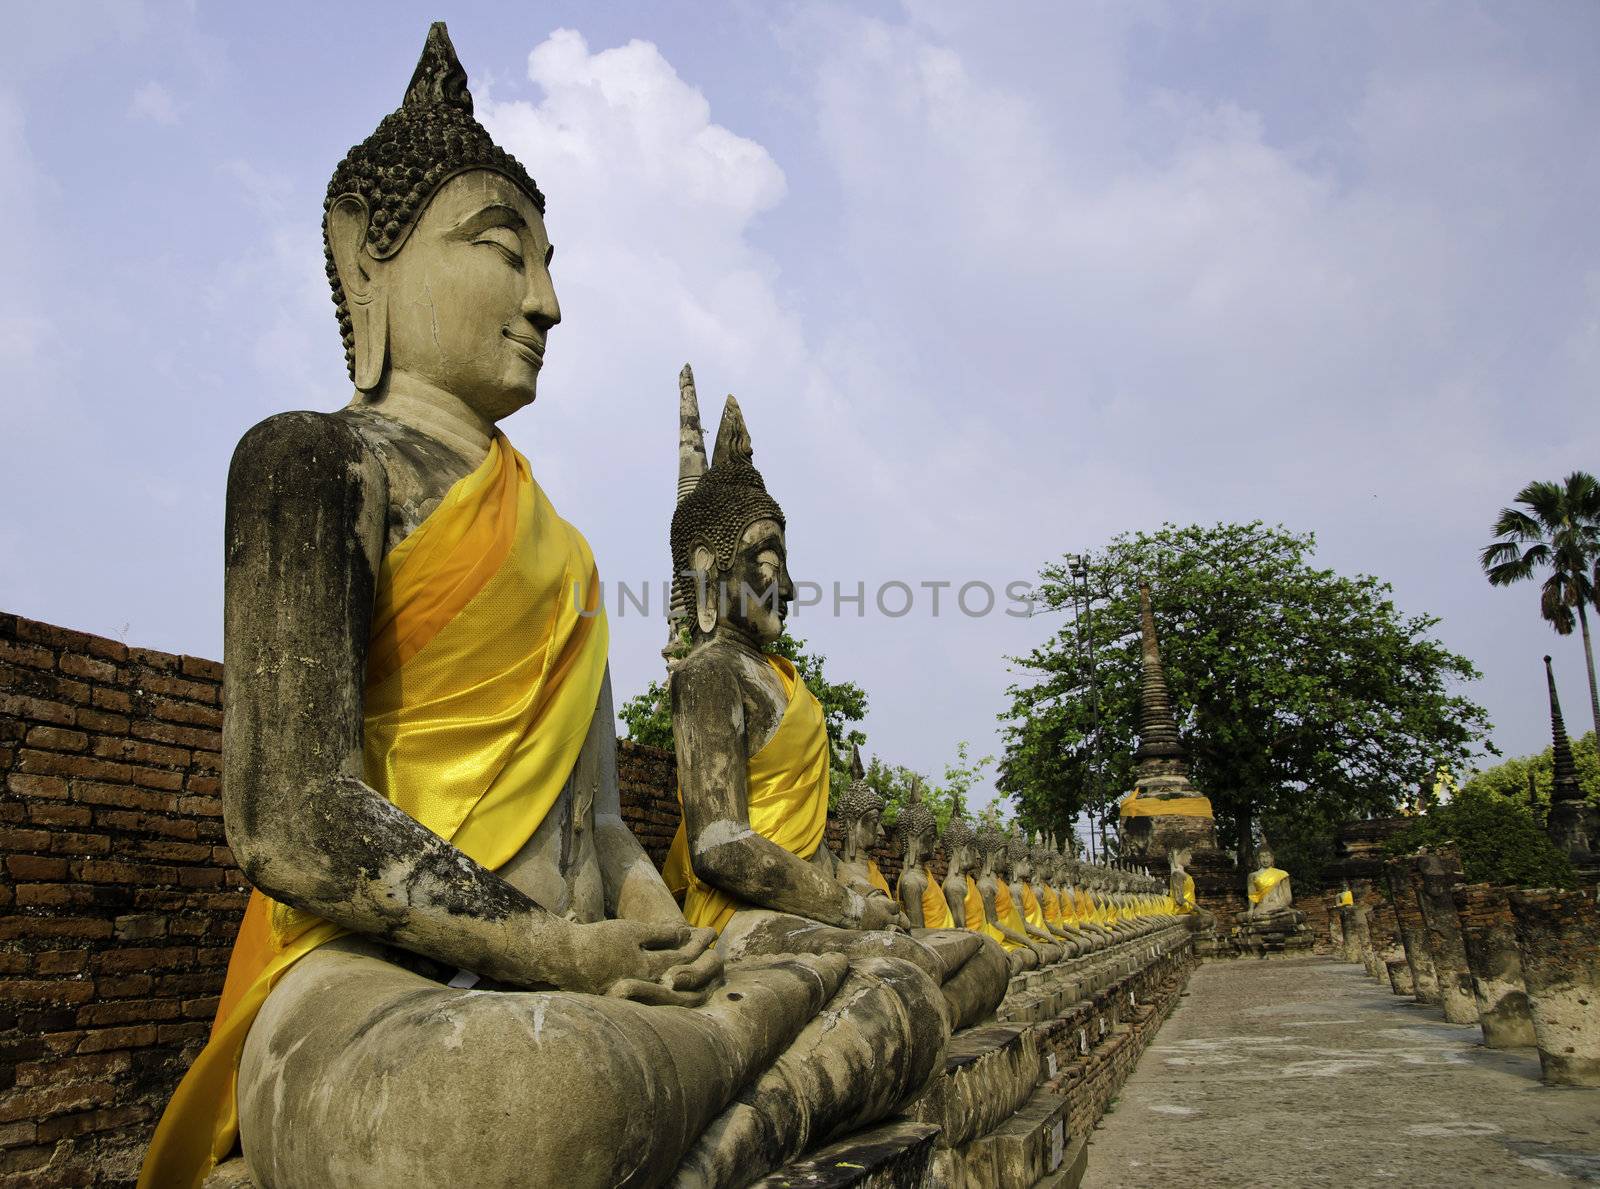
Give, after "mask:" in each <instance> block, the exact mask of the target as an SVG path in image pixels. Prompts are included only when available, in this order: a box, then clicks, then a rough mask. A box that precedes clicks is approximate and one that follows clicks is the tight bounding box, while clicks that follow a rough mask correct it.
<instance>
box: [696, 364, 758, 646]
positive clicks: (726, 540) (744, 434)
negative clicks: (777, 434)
mask: <svg viewBox="0 0 1600 1189" xmlns="http://www.w3.org/2000/svg"><path fill="white" fill-rule="evenodd" d="M679 399H680V406H679V409H680V429H679V474H680V478H679V484H678V505H677V507H676V508H675V509H673V513H672V530H671V545H672V585H673V601H674V605H676V606H680V607H682V608H684V609H685V610H688V611H689V613H690V614H689V622H690V625H691V626H690V631H691V634H693V633H695V632H696V631H699V630H700V627H699V625H698V624H697V623H696V621H695V617H694V614H693V608H694V607H695V601H696V598H695V597H696V594H697V589H696V580H695V576H694V574H693V572H692V571H693V569H694V552H695V548H696V546H704V547H705V548H706V549H708V550H710V551H711V555H712V557H713V558H714V559H715V565H716V567H717V569H718V570H719V571H726V570H728V569H730V568H732V566H733V555H734V553H735V551H736V550H737V549H738V548H739V538H740V537H742V536H743V535H744V531H745V529H747V528H749V527H750V526H751V525H752V524H754V523H756V522H757V521H758V520H775V521H777V522H778V526H779V527H780V528H781V527H783V526H784V520H783V509H782V508H780V507H779V506H778V501H777V500H775V499H773V498H772V497H771V496H770V495H768V494H767V484H766V481H765V480H764V479H762V477H761V472H760V471H758V470H756V467H755V449H754V447H753V446H752V445H751V443H750V431H749V429H747V428H746V427H745V423H744V413H743V412H742V411H741V410H740V408H739V402H738V401H736V400H735V399H734V398H733V397H732V396H731V395H730V396H729V397H728V400H727V403H726V404H725V405H724V406H723V409H722V425H721V427H720V428H719V429H718V430H717V446H716V451H715V453H714V454H713V455H712V458H711V465H710V466H709V467H707V466H706V465H705V441H704V439H703V437H701V435H700V425H699V421H700V411H699V399H698V397H696V396H695V395H694V389H693V384H692V380H691V383H690V385H689V387H688V388H687V390H685V389H683V388H681V387H680V392H679ZM691 404H692V405H693V409H692V428H688V427H690V422H691V418H690V412H691V410H690V405H691ZM686 435H687V436H686ZM685 471H693V472H694V473H693V475H692V478H691V479H690V481H688V482H685V480H684V478H683V475H684V473H685ZM716 578H717V576H716V575H715V574H711V575H707V576H706V581H708V582H715V581H716ZM738 593H739V592H737V591H735V592H732V594H733V595H735V596H737V595H738ZM758 593H759V592H758Z"/></svg>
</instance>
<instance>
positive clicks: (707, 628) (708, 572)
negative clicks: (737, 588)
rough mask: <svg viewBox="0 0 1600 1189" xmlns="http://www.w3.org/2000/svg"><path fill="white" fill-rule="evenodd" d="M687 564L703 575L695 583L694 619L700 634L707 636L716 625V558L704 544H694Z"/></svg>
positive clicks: (696, 572)
mask: <svg viewBox="0 0 1600 1189" xmlns="http://www.w3.org/2000/svg"><path fill="white" fill-rule="evenodd" d="M689 566H690V568H691V569H692V570H694V571H695V574H696V575H697V576H698V575H704V577H701V578H700V579H699V581H697V582H696V583H695V588H694V619H695V624H696V626H698V627H699V629H700V634H701V635H702V636H709V635H710V634H711V633H712V632H714V631H715V630H716V627H717V589H716V587H717V559H716V558H715V557H713V556H712V553H711V550H709V549H707V548H706V547H705V546H704V545H696V546H695V547H694V553H693V554H692V555H691V556H690V559H689Z"/></svg>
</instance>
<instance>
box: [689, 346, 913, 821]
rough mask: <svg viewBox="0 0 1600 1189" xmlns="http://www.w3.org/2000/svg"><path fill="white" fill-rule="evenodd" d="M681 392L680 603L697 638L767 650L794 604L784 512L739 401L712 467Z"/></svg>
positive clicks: (726, 420) (729, 413)
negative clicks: (759, 464)
mask: <svg viewBox="0 0 1600 1189" xmlns="http://www.w3.org/2000/svg"><path fill="white" fill-rule="evenodd" d="M687 374H688V369H685V375H687ZM680 395H681V398H682V401H683V403H682V404H680V418H681V425H680V433H679V444H680V454H679V467H680V471H679V483H678V506H677V508H676V509H675V510H674V511H673V513H672V533H671V541H672V571H673V586H674V598H673V601H674V605H675V606H680V607H681V608H682V609H683V610H684V611H686V612H687V614H688V619H689V634H690V639H691V640H693V641H701V640H705V639H709V638H710V637H712V636H714V635H721V636H727V637H730V638H732V639H735V640H739V641H743V642H744V643H747V644H749V645H750V646H752V647H754V648H757V649H763V648H765V647H766V646H767V645H770V644H771V643H772V642H773V641H775V640H776V639H777V638H778V637H779V636H781V635H782V634H783V623H784V620H785V619H786V618H787V616H788V613H789V604H790V603H791V602H792V601H793V600H794V584H793V582H792V581H791V580H790V578H789V553H788V546H787V543H786V541H785V537H784V521H783V509H781V508H780V507H778V502H777V501H776V500H775V499H773V498H772V497H771V496H770V495H768V494H767V485H766V482H765V481H764V480H763V479H762V478H761V472H760V471H758V470H756V468H755V462H754V458H755V450H754V448H753V447H752V446H751V444H750V432H749V430H747V429H746V428H745V423H744V414H743V413H742V412H741V411H740V409H739V402H738V401H736V400H734V399H733V397H732V396H729V397H728V400H727V403H726V404H725V405H724V406H723V410H722V425H721V427H720V428H719V429H718V430H717V444H716V450H715V452H714V453H713V455H712V459H711V465H710V467H707V466H706V464H705V443H704V440H703V438H702V437H701V434H700V411H699V407H698V399H697V398H696V397H695V396H694V389H693V386H692V382H691V383H690V385H689V386H688V388H687V389H686V390H682V391H681V393H680ZM879 809H880V812H881V809H882V806H880V807H879Z"/></svg>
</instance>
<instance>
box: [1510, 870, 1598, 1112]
mask: <svg viewBox="0 0 1600 1189" xmlns="http://www.w3.org/2000/svg"><path fill="white" fill-rule="evenodd" d="M1511 912H1512V917H1513V919H1514V921H1515V928H1516V933H1517V950H1518V954H1519V956H1520V957H1521V959H1522V977H1523V981H1524V982H1525V983H1526V984H1527V988H1528V1006H1529V1008H1530V1009H1531V1011H1532V1014H1533V1031H1534V1035H1535V1037H1536V1038H1537V1041H1538V1045H1539V1064H1540V1065H1541V1066H1542V1067H1543V1069H1544V1080H1545V1081H1547V1082H1550V1083H1552V1084H1554V1085H1562V1086H1600V905H1596V903H1595V889H1594V888H1592V887H1590V888H1584V889H1581V890H1579V891H1576V892H1561V891H1553V890H1548V889H1545V890H1538V891H1524V892H1512V893H1511Z"/></svg>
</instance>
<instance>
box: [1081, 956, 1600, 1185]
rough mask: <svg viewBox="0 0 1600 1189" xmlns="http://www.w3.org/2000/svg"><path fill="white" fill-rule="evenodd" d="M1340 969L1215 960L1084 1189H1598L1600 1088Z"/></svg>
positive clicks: (1156, 1047)
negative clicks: (1544, 1076) (1572, 1084)
mask: <svg viewBox="0 0 1600 1189" xmlns="http://www.w3.org/2000/svg"><path fill="white" fill-rule="evenodd" d="M1480 1040H1481V1034H1480V1032H1479V1030H1478V1029H1477V1028H1476V1027H1471V1028H1468V1027H1461V1026H1458V1025H1453V1024H1446V1023H1445V1022H1444V1020H1443V1018H1442V1017H1441V1015H1440V1013H1439V1010H1438V1009H1437V1008H1430V1007H1423V1006H1421V1005H1419V1004H1415V1003H1413V1002H1411V1000H1409V999H1400V998H1399V997H1397V996H1395V995H1392V994H1390V993H1389V989H1388V987H1387V986H1384V987H1382V988H1379V986H1378V985H1377V984H1376V983H1375V982H1372V981H1370V980H1369V979H1367V978H1366V977H1365V976H1364V975H1363V974H1362V972H1361V968H1360V967H1358V966H1351V965H1346V964H1344V963H1342V962H1335V961H1333V960H1332V959H1328V958H1291V959H1274V960H1268V961H1259V960H1239V961H1233V962H1206V963H1204V964H1203V965H1202V966H1201V967H1200V969H1198V970H1197V971H1195V973H1194V977H1193V978H1192V980H1191V981H1190V984H1189V992H1188V994H1187V996H1186V997H1185V998H1183V999H1181V1000H1180V1001H1179V1004H1178V1008H1177V1010H1176V1011H1175V1012H1174V1013H1173V1015H1172V1017H1171V1019H1169V1020H1168V1021H1167V1022H1166V1024H1164V1025H1163V1026H1162V1029H1161V1031H1160V1033H1159V1034H1158V1035H1157V1036H1156V1038H1155V1040H1154V1042H1153V1043H1152V1044H1151V1046H1150V1048H1149V1049H1147V1050H1146V1051H1145V1054H1144V1056H1143V1058H1141V1060H1140V1062H1139V1067H1138V1069H1137V1070H1135V1071H1134V1074H1133V1076H1132V1077H1131V1078H1129V1079H1128V1082H1127V1084H1126V1085H1125V1086H1124V1087H1123V1090H1122V1095H1121V1097H1120V1098H1119V1099H1118V1100H1117V1101H1116V1102H1115V1103H1114V1104H1113V1107H1112V1110H1111V1111H1110V1113H1108V1114H1107V1115H1106V1117H1105V1120H1104V1121H1103V1123H1102V1125H1101V1127H1100V1128H1099V1129H1097V1130H1096V1131H1095V1132H1094V1133H1093V1135H1092V1137H1091V1140H1090V1144H1089V1168H1088V1173H1087V1175H1086V1176H1085V1177H1084V1180H1083V1185H1084V1186H1085V1187H1086V1189H1113V1187H1117V1189H1122V1187H1126V1189H1133V1187H1139V1189H1143V1187H1145V1186H1154V1185H1165V1184H1171V1185H1176V1186H1184V1187H1187V1186H1197V1185H1218V1186H1230V1187H1244V1186H1271V1187H1272V1189H1299V1187H1300V1186H1319V1185H1326V1186H1340V1187H1343V1186H1368V1185H1379V1186H1467V1185H1493V1186H1524V1185H1528V1186H1532V1185H1561V1184H1568V1185H1570V1184H1574V1183H1581V1184H1600V1090H1580V1089H1571V1088H1558V1087H1550V1086H1544V1085H1541V1084H1540V1082H1539V1057H1538V1054H1537V1053H1535V1052H1534V1050H1532V1049H1515V1050H1510V1051H1495V1050H1491V1049H1486V1048H1484V1047H1483V1046H1482V1044H1481V1043H1479V1042H1480Z"/></svg>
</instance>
